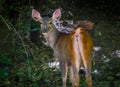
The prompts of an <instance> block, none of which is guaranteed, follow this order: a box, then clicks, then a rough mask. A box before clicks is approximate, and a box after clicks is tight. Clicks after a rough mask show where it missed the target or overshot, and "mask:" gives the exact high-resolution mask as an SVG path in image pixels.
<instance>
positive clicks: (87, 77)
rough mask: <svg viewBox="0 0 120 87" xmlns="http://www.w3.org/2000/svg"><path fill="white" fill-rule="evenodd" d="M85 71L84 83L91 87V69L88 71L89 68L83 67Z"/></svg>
mask: <svg viewBox="0 0 120 87" xmlns="http://www.w3.org/2000/svg"><path fill="white" fill-rule="evenodd" d="M85 71H86V75H85V77H86V81H87V84H88V87H92V78H91V69H90V66H88V65H86V66H85Z"/></svg>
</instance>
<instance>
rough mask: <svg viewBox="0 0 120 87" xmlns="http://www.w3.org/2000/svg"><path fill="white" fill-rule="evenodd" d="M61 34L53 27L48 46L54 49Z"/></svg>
mask: <svg viewBox="0 0 120 87" xmlns="http://www.w3.org/2000/svg"><path fill="white" fill-rule="evenodd" d="M59 35H60V32H58V30H57V29H56V28H55V26H54V25H53V27H52V29H51V30H50V31H49V35H48V45H49V46H50V47H51V48H52V49H54V47H55V44H56V43H57V40H58V38H59Z"/></svg>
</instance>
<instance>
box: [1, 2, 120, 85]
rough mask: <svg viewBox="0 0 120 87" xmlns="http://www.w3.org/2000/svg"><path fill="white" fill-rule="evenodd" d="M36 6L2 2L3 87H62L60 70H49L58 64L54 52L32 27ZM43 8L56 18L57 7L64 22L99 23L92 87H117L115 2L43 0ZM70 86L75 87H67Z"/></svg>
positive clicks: (35, 26)
mask: <svg viewBox="0 0 120 87" xmlns="http://www.w3.org/2000/svg"><path fill="white" fill-rule="evenodd" d="M36 2H37V0H36ZM33 3H35V2H34V1H32V0H28V1H26V0H22V1H20V0H13V2H11V1H10V0H2V2H1V1H0V13H1V14H0V15H1V17H2V18H1V17H0V87H44V86H45V87H61V86H62V81H61V73H60V71H59V69H57V68H55V67H53V68H50V67H49V65H48V63H49V62H52V61H55V58H54V56H53V52H52V50H51V49H50V48H49V47H46V46H44V45H43V44H42V41H43V37H42V35H41V32H40V31H39V23H36V22H33V20H32V18H31V9H32V5H31V4H33ZM41 3H42V4H41ZM40 4H41V5H40V6H39V7H40V12H41V15H44V16H45V15H48V14H47V13H52V12H53V10H54V9H55V8H58V7H59V8H61V9H62V14H64V15H62V19H64V20H65V19H70V20H71V19H72V20H79V19H80V20H90V21H93V22H94V23H95V27H94V30H92V31H90V33H91V35H92V37H93V41H94V43H95V45H94V46H95V47H100V50H94V52H93V69H92V71H93V73H92V76H93V84H94V87H119V86H120V81H119V79H120V70H119V67H120V56H119V54H120V45H119V44H120V39H119V38H120V36H119V34H120V31H119V27H120V21H119V17H118V14H117V13H116V12H117V11H118V9H117V8H118V7H119V5H118V3H116V5H114V7H113V4H115V2H114V3H113V2H112V0H110V1H109V2H107V1H105V0H100V1H98V2H96V1H95V0H92V1H91V2H88V1H87V0H86V1H84V0H82V1H79V0H75V1H72V0H41V2H40ZM109 11H110V13H109V14H108V12H109ZM113 13H114V14H113ZM31 27H33V29H32V30H31ZM95 70H97V72H96V73H95V72H94V71H95ZM68 80H69V79H68ZM67 85H68V87H71V84H70V83H69V81H68V83H67ZM81 86H82V87H86V81H85V79H84V76H81Z"/></svg>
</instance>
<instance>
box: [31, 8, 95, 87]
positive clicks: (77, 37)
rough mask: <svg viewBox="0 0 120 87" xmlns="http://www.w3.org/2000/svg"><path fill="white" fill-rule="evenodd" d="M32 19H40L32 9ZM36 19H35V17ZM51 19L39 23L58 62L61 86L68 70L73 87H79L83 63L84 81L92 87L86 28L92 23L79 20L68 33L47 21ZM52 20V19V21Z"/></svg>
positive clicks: (90, 51)
mask: <svg viewBox="0 0 120 87" xmlns="http://www.w3.org/2000/svg"><path fill="white" fill-rule="evenodd" d="M59 11H60V10H59V9H58V10H57V11H55V13H53V17H52V18H55V17H59V15H55V14H56V12H59ZM32 12H33V14H32V15H33V19H34V20H36V21H40V22H41V21H42V20H41V19H40V18H41V16H40V14H39V13H38V12H37V14H36V11H35V10H33V11H32ZM36 17H37V18H38V19H35V18H36ZM50 21H52V20H48V21H46V22H45V24H46V25H44V23H43V22H44V21H42V22H41V23H43V24H41V29H44V28H46V29H47V32H43V35H44V37H45V39H46V42H47V45H48V46H50V47H51V48H52V49H53V51H54V55H55V57H56V58H58V60H59V63H60V70H61V73H62V81H63V87H66V80H67V73H68V70H69V71H70V80H71V83H72V86H73V87H79V79H80V76H79V68H80V66H81V65H82V64H83V65H84V67H85V72H86V76H85V77H86V81H87V84H88V87H92V79H91V54H92V49H93V42H92V39H91V37H90V35H89V34H88V32H87V31H86V30H90V29H92V28H93V23H92V22H89V21H79V22H78V23H77V24H76V25H75V29H74V31H72V33H70V34H63V33H60V32H59V31H58V30H57V29H56V28H55V26H54V25H53V24H50V23H49V22H50ZM53 22H54V21H53Z"/></svg>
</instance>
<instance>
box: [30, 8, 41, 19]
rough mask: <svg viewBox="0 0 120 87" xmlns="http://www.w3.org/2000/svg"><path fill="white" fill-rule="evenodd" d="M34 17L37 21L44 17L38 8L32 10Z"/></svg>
mask: <svg viewBox="0 0 120 87" xmlns="http://www.w3.org/2000/svg"><path fill="white" fill-rule="evenodd" d="M32 18H33V19H34V20H35V21H40V20H41V19H42V17H41V15H40V13H39V12H38V11H37V10H35V9H33V10H32Z"/></svg>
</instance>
